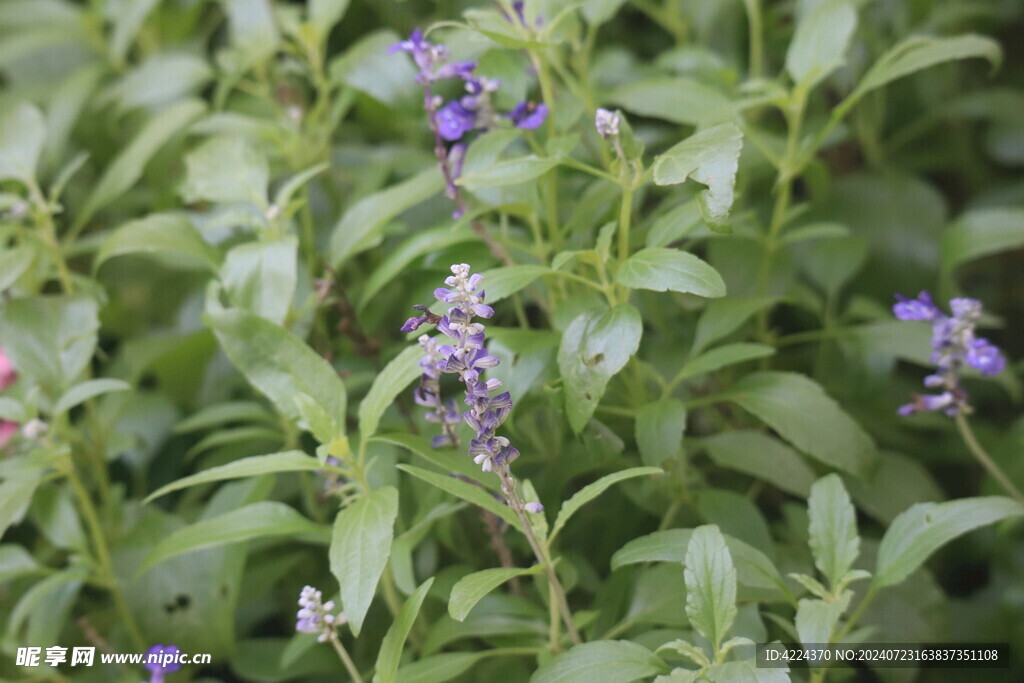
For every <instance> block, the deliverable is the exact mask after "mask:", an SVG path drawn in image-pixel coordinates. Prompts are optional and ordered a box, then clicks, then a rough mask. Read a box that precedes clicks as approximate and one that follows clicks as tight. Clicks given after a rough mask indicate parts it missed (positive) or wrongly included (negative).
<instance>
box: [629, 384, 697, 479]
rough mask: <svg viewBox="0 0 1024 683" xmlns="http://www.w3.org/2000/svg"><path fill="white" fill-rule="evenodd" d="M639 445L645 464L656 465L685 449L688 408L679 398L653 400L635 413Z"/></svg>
mask: <svg viewBox="0 0 1024 683" xmlns="http://www.w3.org/2000/svg"><path fill="white" fill-rule="evenodd" d="M635 429H636V445H637V447H638V448H639V449H640V459H641V460H642V461H643V463H644V464H645V465H652V466H656V465H659V464H661V462H662V461H663V460H665V459H667V458H677V457H679V456H680V455H682V453H683V432H685V431H686V408H685V407H684V406H683V402H682V401H680V400H679V399H678V398H663V399H660V400H658V401H652V402H650V403H648V404H646V405H644V406H643V407H641V408H640V410H638V411H637V413H636V425H635Z"/></svg>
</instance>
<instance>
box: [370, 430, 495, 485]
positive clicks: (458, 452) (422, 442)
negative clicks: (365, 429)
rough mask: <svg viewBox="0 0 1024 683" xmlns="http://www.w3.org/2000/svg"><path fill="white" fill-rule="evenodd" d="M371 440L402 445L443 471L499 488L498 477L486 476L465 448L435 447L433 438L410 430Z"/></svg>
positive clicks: (383, 435)
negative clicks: (468, 455)
mask: <svg viewBox="0 0 1024 683" xmlns="http://www.w3.org/2000/svg"><path fill="white" fill-rule="evenodd" d="M369 440H370V441H381V442H383V443H390V444H393V445H395V446H400V447H402V448H405V449H406V450H408V451H409V452H411V453H413V454H415V455H418V456H419V457H421V458H423V459H424V460H427V461H428V462H431V463H433V464H434V465H436V466H437V467H438V468H440V469H441V471H443V472H452V473H454V474H458V475H460V477H461V478H463V479H469V480H471V481H475V482H476V483H478V484H481V485H483V486H485V487H487V488H490V489H497V487H498V484H497V480H496V478H495V477H493V476H484V473H483V472H482V471H481V470H480V466H479V465H477V464H476V463H474V462H473V460H472V458H467V457H466V451H465V449H463V448H458V449H456V448H451V447H445V448H434V447H433V446H431V443H430V441H431V438H430V437H429V436H421V435H417V434H409V433H408V432H398V433H394V434H381V435H380V436H374V437H371V438H370V439H369ZM446 490H447V489H446Z"/></svg>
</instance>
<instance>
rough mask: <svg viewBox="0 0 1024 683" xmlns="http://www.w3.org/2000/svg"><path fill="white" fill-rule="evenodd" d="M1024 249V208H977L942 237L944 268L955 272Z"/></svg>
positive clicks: (960, 219) (962, 217) (963, 216)
mask: <svg viewBox="0 0 1024 683" xmlns="http://www.w3.org/2000/svg"><path fill="white" fill-rule="evenodd" d="M1021 246H1024V208H1011V207H1000V208H995V209H977V210H975V211H968V212H967V213H965V214H964V215H962V216H961V217H960V218H959V219H958V220H957V221H956V222H955V223H954V224H953V225H952V226H951V227H950V228H949V229H948V230H946V232H945V233H943V235H942V269H943V270H944V271H946V272H950V271H952V270H953V269H954V268H956V267H957V266H959V265H960V264H962V263H966V262H968V261H973V260H974V259H976V258H980V257H982V256H988V255H990V254H998V253H999V252H1003V251H1009V250H1011V249H1019V248H1020V247H1021Z"/></svg>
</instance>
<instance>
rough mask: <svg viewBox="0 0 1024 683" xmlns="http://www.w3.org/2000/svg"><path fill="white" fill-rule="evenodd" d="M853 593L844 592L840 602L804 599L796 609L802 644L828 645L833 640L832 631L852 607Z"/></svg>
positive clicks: (797, 626)
mask: <svg viewBox="0 0 1024 683" xmlns="http://www.w3.org/2000/svg"><path fill="white" fill-rule="evenodd" d="M851 598H853V591H844V592H843V594H842V595H841V596H840V597H839V599H838V600H833V601H832V602H825V601H824V600H811V599H808V598H803V599H801V600H800V602H799V603H798V604H797V608H796V620H795V624H796V631H797V633H799V634H800V642H801V643H804V644H805V645H806V644H809V643H827V642H829V641H831V640H832V631H833V630H834V629H835V627H836V624H837V623H839V618H840V617H841V616H843V612H845V611H846V608H847V607H849V606H850V600H851Z"/></svg>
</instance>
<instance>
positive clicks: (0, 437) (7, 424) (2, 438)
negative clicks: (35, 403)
mask: <svg viewBox="0 0 1024 683" xmlns="http://www.w3.org/2000/svg"><path fill="white" fill-rule="evenodd" d="M17 433H18V423H17V422H11V421H10V420H0V450H3V449H4V448H5V447H6V446H7V442H8V441H10V440H11V439H12V438H14V435H15V434H17Z"/></svg>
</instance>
